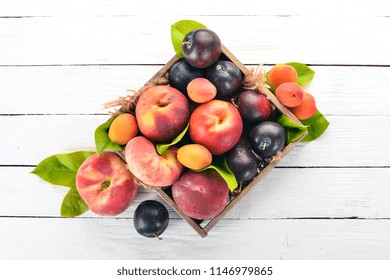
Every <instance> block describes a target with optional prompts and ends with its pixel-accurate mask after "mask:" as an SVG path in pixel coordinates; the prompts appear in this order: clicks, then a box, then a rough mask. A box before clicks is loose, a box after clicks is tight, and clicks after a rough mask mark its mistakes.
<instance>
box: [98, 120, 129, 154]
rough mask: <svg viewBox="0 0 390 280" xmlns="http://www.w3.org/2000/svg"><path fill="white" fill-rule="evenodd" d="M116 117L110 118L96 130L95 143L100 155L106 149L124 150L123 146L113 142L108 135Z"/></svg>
mask: <svg viewBox="0 0 390 280" xmlns="http://www.w3.org/2000/svg"><path fill="white" fill-rule="evenodd" d="M114 119H115V117H112V118H110V119H109V120H108V121H106V122H105V123H103V124H101V125H100V126H99V127H98V128H96V130H95V145H96V152H97V154H98V155H100V154H101V153H102V152H103V151H104V150H115V151H121V150H123V147H122V146H121V145H118V144H116V143H114V142H112V141H111V139H110V137H108V131H109V129H110V126H111V123H112V122H113V121H114Z"/></svg>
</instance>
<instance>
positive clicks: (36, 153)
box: [0, 115, 390, 167]
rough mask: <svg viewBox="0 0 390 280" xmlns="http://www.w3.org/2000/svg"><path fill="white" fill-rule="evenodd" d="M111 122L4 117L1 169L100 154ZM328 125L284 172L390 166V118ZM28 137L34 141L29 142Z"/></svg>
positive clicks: (290, 158) (0, 122)
mask: <svg viewBox="0 0 390 280" xmlns="http://www.w3.org/2000/svg"><path fill="white" fill-rule="evenodd" d="M107 119H108V117H107V116H106V115H65V116H63V115H52V116H50V115H49V116H48V115H42V116H40V115H39V116H36V115H33V116H29V115H27V116H24V115H21V116H0V127H2V131H3V133H5V135H7V137H5V138H3V139H2V140H1V141H2V145H0V153H1V154H2V157H1V158H0V165H7V164H8V165H36V164H37V163H38V162H40V161H41V160H42V159H43V158H46V157H47V156H49V155H52V154H56V153H67V152H71V151H78V150H94V149H95V144H94V143H95V142H94V138H93V137H94V136H93V135H94V131H95V129H96V128H97V127H98V126H99V125H100V124H101V123H103V122H104V121H106V120H107ZM328 119H329V121H330V123H331V124H330V126H329V128H328V130H327V131H326V132H325V134H324V135H323V136H322V137H321V138H320V139H318V140H317V141H314V142H311V143H301V144H299V145H297V147H295V149H294V150H292V151H291V153H290V154H288V155H287V156H286V157H285V158H283V160H282V161H281V162H280V163H279V166H379V167H383V166H390V146H389V145H387V143H388V139H389V137H390V135H389V133H390V130H388V129H386V128H388V127H390V118H389V117H387V116H366V117H361V116H328ZM378 128H381V129H380V132H379V133H378ZM28 135H34V137H31V138H29V139H28V141H27V139H26V137H27V136H28ZM374 135H375V144H373V145H371V143H372V141H374V140H373V137H374ZM378 147H381V148H380V149H378ZM357 151H361V152H357ZM363 152H364V155H363V154H362V153H363ZM324 155H326V156H324Z"/></svg>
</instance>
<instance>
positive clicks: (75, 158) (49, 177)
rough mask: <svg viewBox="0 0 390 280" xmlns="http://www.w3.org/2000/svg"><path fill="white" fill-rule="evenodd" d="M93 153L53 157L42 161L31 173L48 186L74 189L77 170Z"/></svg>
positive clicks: (80, 152)
mask: <svg viewBox="0 0 390 280" xmlns="http://www.w3.org/2000/svg"><path fill="white" fill-rule="evenodd" d="M94 153H95V152H90V151H78V152H73V153H69V154H57V155H53V156H50V157H48V158H46V159H44V160H42V161H41V162H40V163H39V164H38V165H37V166H36V167H35V169H34V170H33V171H31V173H32V174H35V175H37V176H39V177H40V178H41V179H43V180H45V181H46V182H48V183H50V184H53V185H57V186H64V187H70V188H74V187H75V186H76V174H77V170H78V169H79V167H80V165H81V164H82V163H83V162H84V161H85V160H86V159H87V158H88V157H89V156H91V155H92V154H94Z"/></svg>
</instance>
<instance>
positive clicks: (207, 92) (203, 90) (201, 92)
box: [187, 78, 217, 103]
mask: <svg viewBox="0 0 390 280" xmlns="http://www.w3.org/2000/svg"><path fill="white" fill-rule="evenodd" d="M187 93H188V97H189V98H190V99H191V100H192V101H194V102H196V103H205V102H207V101H210V100H212V99H214V97H215V96H216V95H217V88H216V87H215V86H214V85H213V84H212V83H211V82H210V81H209V80H207V79H205V78H196V79H194V80H192V81H191V82H190V83H189V84H188V86H187Z"/></svg>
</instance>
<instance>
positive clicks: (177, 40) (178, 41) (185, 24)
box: [171, 19, 206, 58]
mask: <svg viewBox="0 0 390 280" xmlns="http://www.w3.org/2000/svg"><path fill="white" fill-rule="evenodd" d="M198 28H206V26H204V25H203V24H201V23H200V22H197V21H195V20H187V19H183V20H180V21H178V22H176V23H174V24H172V25H171V40H172V45H173V48H174V49H175V53H176V55H177V56H178V57H180V58H183V53H182V50H181V47H182V43H183V39H184V37H185V36H186V35H187V34H188V33H189V32H191V31H192V30H195V29H198Z"/></svg>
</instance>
